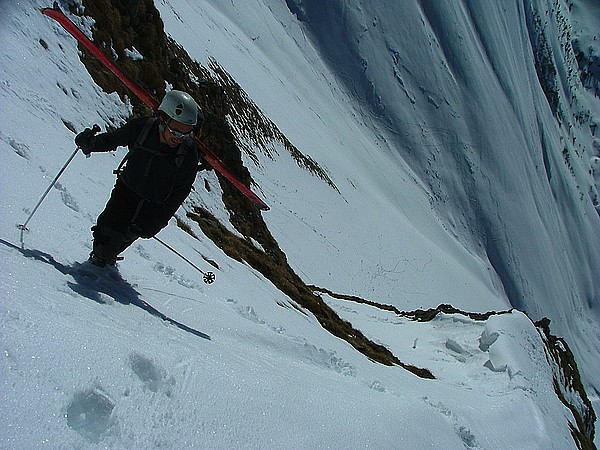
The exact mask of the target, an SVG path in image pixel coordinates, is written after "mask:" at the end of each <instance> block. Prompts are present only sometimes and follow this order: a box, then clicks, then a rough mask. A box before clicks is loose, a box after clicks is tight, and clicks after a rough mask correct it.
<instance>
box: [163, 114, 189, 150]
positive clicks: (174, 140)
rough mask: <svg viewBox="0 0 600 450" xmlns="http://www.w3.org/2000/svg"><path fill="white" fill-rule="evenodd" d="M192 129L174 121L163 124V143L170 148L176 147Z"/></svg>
mask: <svg viewBox="0 0 600 450" xmlns="http://www.w3.org/2000/svg"><path fill="white" fill-rule="evenodd" d="M193 128H194V127H192V126H191V125H186V124H185V123H181V122H177V121H176V120H171V121H169V122H165V127H164V130H165V131H164V135H163V136H164V140H165V143H166V144H167V145H168V146H169V147H171V148H175V147H177V146H178V145H179V144H181V142H182V141H183V140H184V139H185V138H186V137H188V136H189V134H190V133H191V132H192V130H193Z"/></svg>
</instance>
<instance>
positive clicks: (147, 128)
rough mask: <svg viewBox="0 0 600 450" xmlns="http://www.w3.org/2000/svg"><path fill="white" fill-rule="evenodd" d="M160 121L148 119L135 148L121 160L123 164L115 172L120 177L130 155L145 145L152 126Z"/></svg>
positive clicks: (134, 144)
mask: <svg viewBox="0 0 600 450" xmlns="http://www.w3.org/2000/svg"><path fill="white" fill-rule="evenodd" d="M157 120H158V119H157V118H156V117H153V118H151V119H148V120H147V121H146V123H145V124H144V127H143V128H142V131H140V134H138V137H137V139H136V140H135V142H134V143H133V148H132V149H130V150H129V151H128V152H127V154H126V155H125V156H124V157H123V159H122V160H121V162H120V163H119V166H118V167H117V168H116V169H115V170H113V173H114V174H115V175H116V176H117V177H118V176H119V175H121V172H123V166H124V165H125V163H126V162H127V160H128V159H129V154H130V153H131V152H132V151H133V150H137V149H138V148H140V147H142V144H143V143H144V141H145V140H146V138H147V137H148V133H150V129H151V128H152V126H153V125H154V124H155V123H156V121H157Z"/></svg>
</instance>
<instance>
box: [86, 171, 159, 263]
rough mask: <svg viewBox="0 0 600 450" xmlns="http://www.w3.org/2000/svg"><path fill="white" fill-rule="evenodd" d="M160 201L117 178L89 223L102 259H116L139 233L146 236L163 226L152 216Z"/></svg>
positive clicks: (95, 249) (95, 251) (151, 234)
mask: <svg viewBox="0 0 600 450" xmlns="http://www.w3.org/2000/svg"><path fill="white" fill-rule="evenodd" d="M159 209H160V205H158V204H156V203H152V202H148V201H146V200H144V199H143V198H142V197H140V196H139V195H138V194H136V193H135V192H134V191H132V190H131V189H129V188H128V187H127V186H126V185H125V184H123V182H121V181H119V180H117V182H116V184H115V187H114V188H113V190H112V192H111V194H110V198H109V199H108V202H107V203H106V206H105V207H104V211H102V213H101V214H100V215H99V216H98V220H97V221H96V225H95V226H93V227H92V232H93V237H94V244H93V251H94V254H95V255H96V256H97V257H98V258H101V259H106V260H112V259H115V258H116V257H117V256H118V255H119V253H121V252H122V251H123V250H125V249H126V248H127V247H129V246H130V245H131V244H133V243H134V242H135V240H136V239H137V238H139V237H140V236H143V237H146V238H149V237H152V236H154V235H155V234H156V233H158V232H159V231H160V230H161V228H162V226H159V225H151V224H155V223H156V221H155V220H154V216H155V215H156V213H157V212H158V211H159Z"/></svg>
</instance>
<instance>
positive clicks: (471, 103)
mask: <svg viewBox="0 0 600 450" xmlns="http://www.w3.org/2000/svg"><path fill="white" fill-rule="evenodd" d="M176 3H177V4H178V5H179V4H183V3H185V2H172V4H176ZM592 3H593V2H591V3H586V2H581V3H577V2H575V6H574V7H573V9H574V10H575V11H574V12H573V14H577V17H587V16H591V17H593V12H594V8H596V7H595V6H593V5H592ZM285 6H287V10H286V8H285V7H283V5H282V2H278V1H266V0H265V1H257V2H247V3H245V4H244V5H240V4H229V3H228V4H225V3H221V2H215V3H214V4H213V5H211V8H216V9H217V10H218V11H219V13H217V14H215V15H216V16H218V17H221V16H220V15H221V14H222V15H223V16H226V17H227V19H222V18H221V19H219V20H223V21H224V23H225V22H226V23H227V24H228V29H227V30H228V31H227V35H228V36H233V38H234V39H236V40H243V39H248V38H250V39H252V41H253V45H252V46H249V45H248V44H244V45H246V46H248V48H250V50H249V55H247V56H245V55H244V54H243V52H236V51H235V50H232V52H233V53H231V54H229V55H228V54H227V52H220V53H219V55H218V57H219V58H223V62H224V64H225V66H226V67H227V69H228V70H230V71H231V72H232V73H235V74H236V78H237V79H238V80H239V81H240V82H241V84H242V85H243V87H244V88H245V89H248V90H249V92H250V93H251V96H252V98H253V99H254V100H255V101H257V102H258V103H259V105H260V106H261V107H263V108H265V109H266V110H267V111H268V112H269V115H270V117H271V118H272V119H273V120H274V121H275V122H277V123H278V124H282V128H283V129H284V131H285V133H286V135H288V136H290V137H291V138H292V141H293V142H294V143H295V144H296V145H297V146H298V147H299V148H300V149H301V150H303V151H306V152H310V154H311V155H312V156H313V157H315V158H316V159H317V161H319V162H323V163H324V164H325V165H326V166H327V167H328V168H329V169H331V170H332V173H333V175H334V180H335V179H336V177H335V176H336V175H338V176H344V175H342V174H340V173H339V172H338V171H337V170H338V169H339V164H338V165H337V167H336V168H332V166H333V165H334V164H336V163H335V162H334V160H335V159H336V158H338V159H339V157H340V155H334V156H332V155H331V147H329V146H327V145H323V146H314V147H313V146H312V145H311V144H312V143H313V142H314V141H311V137H310V135H311V134H317V135H319V138H320V139H322V141H323V142H327V140H326V139H325V138H324V137H323V135H325V134H326V132H325V131H323V132H322V133H323V134H322V135H320V134H319V133H320V130H321V129H323V126H322V125H321V126H319V125H318V124H317V125H315V124H314V123H315V121H314V120H313V121H311V120H306V121H304V118H305V117H306V115H307V112H306V111H305V112H302V111H299V110H300V109H301V108H302V105H298V102H297V101H295V99H294V98H290V97H289V96H286V95H285V93H284V92H283V91H282V90H281V89H278V88H276V87H275V88H274V89H273V90H270V91H269V90H266V89H265V88H264V85H265V83H264V82H262V81H261V82H260V83H259V82H257V81H255V80H254V81H253V80H252V79H251V77H255V76H256V73H255V72H253V75H252V76H250V75H246V76H245V75H244V73H243V72H244V69H243V68H244V67H248V65H252V66H253V65H254V64H255V63H254V62H251V61H250V60H251V59H252V58H256V59H258V63H256V64H257V65H258V64H260V65H263V66H268V67H271V66H274V67H275V69H270V70H269V71H268V72H270V73H272V74H274V75H275V76H276V77H278V82H279V83H282V84H285V85H286V87H288V86H291V87H290V88H289V90H290V91H291V90H293V89H299V86H302V85H305V84H307V85H312V86H313V90H314V91H315V92H317V91H318V90H319V89H322V85H321V83H320V80H319V78H325V79H326V80H327V81H326V83H327V84H329V85H330V89H329V98H328V100H330V101H332V102H335V101H336V100H335V99H337V100H339V99H340V98H346V97H347V98H348V102H351V104H349V105H347V106H346V107H345V111H347V112H348V113H349V114H348V115H346V116H345V118H344V119H342V120H351V122H352V125H349V126H350V128H352V127H356V128H357V129H360V130H361V133H356V132H354V133H353V135H357V134H362V135H363V136H369V134H370V136H371V141H370V142H369V143H366V144H365V145H364V146H353V145H351V144H350V145H344V153H345V154H344V156H343V158H344V159H345V160H346V162H347V163H348V164H350V165H351V164H353V163H355V164H363V163H364V161H365V159H367V158H368V159H370V160H371V161H374V165H375V166H378V165H380V164H381V165H387V164H389V165H392V166H393V168H394V169H393V170H394V171H395V172H396V173H395V175H394V174H392V173H389V172H387V168H383V167H379V170H380V172H379V175H381V176H380V177H375V176H373V184H372V188H375V189H378V190H380V191H381V192H385V193H384V194H379V195H381V196H385V198H386V204H385V206H383V205H381V204H379V205H378V206H379V207H382V208H388V209H389V208H393V209H394V210H396V211H398V210H403V211H405V212H406V211H408V212H406V214H407V215H408V216H411V215H413V214H415V210H418V207H415V206H411V205H407V203H418V202H421V201H423V200H424V198H423V197H422V196H419V195H418V194H417V195H411V196H410V197H409V198H410V200H407V195H406V194H407V193H408V192H407V190H406V188H405V187H404V185H403V183H402V181H401V180H402V179H404V178H405V177H408V176H412V177H413V178H412V179H411V182H414V183H416V184H417V185H418V186H420V187H422V188H423V189H424V191H425V193H426V201H428V202H429V204H430V205H431V206H432V208H433V209H434V211H435V213H436V214H437V215H438V217H440V218H441V220H442V224H443V227H444V228H445V229H446V230H447V231H448V234H449V235H451V236H453V237H454V238H455V239H456V240H457V241H458V242H460V243H461V244H462V245H463V246H464V248H465V249H467V250H468V252H470V253H471V254H473V255H476V256H477V258H478V259H480V265H481V267H488V268H491V269H492V270H493V272H494V273H495V277H492V279H496V280H498V279H499V280H500V282H501V286H502V288H501V289H499V290H498V291H497V292H498V293H499V294H498V295H499V296H502V294H501V293H502V292H504V293H505V295H506V297H507V298H508V301H509V302H510V304H511V305H512V306H514V307H516V308H519V309H522V310H525V311H527V312H528V314H530V315H531V316H532V317H534V318H541V317H543V316H548V317H549V318H551V319H552V320H553V325H552V328H553V330H555V331H557V332H558V333H559V334H562V335H564V336H566V337H567V338H569V340H573V341H574V346H575V348H576V351H577V354H578V356H579V360H580V361H581V362H583V361H584V360H585V361H587V362H586V364H589V367H588V369H587V370H586V373H587V380H588V382H594V384H595V383H597V378H596V377H595V376H594V375H593V374H597V373H600V366H598V365H597V364H598V363H597V362H593V361H600V358H598V357H596V356H592V355H596V352H597V349H598V348H600V345H599V344H600V342H599V341H598V332H597V330H598V319H599V315H598V307H599V301H600V300H599V299H600V286H599V283H598V281H597V280H598V275H599V274H600V258H599V256H598V255H599V254H600V239H598V236H599V234H600V223H599V220H598V214H597V211H596V210H595V205H597V197H596V195H597V188H596V186H595V181H594V177H593V176H592V170H593V168H592V167H591V165H592V164H594V162H595V161H596V159H595V158H597V153H598V141H597V139H596V138H595V136H593V133H591V132H590V130H593V124H594V123H597V122H598V117H600V113H599V106H598V101H597V98H594V97H593V95H592V96H591V95H590V93H589V92H587V91H585V90H584V89H583V88H582V86H581V83H580V81H579V79H578V76H577V62H576V58H575V57H574V53H573V49H572V46H571V38H572V36H573V33H574V31H573V29H572V26H571V20H572V19H571V11H570V7H569V6H568V5H565V4H563V3H561V2H551V1H542V0H539V1H532V2H512V3H510V4H506V3H503V2H496V3H494V4H487V3H486V4H483V3H481V2H471V1H459V2H442V3H440V2H438V1H430V0H422V1H419V2H409V3H402V4H399V3H398V2H396V1H392V0H389V1H381V2H377V3H376V4H373V3H371V2H361V1H356V2H347V1H341V0H340V1H330V2H320V1H316V0H314V1H313V0H306V1H301V0H297V1H291V0H290V1H287V2H286V5H285ZM253 11H261V14H262V15H261V16H260V17H261V19H260V21H259V20H257V16H256V15H254V12H253ZM204 12H205V13H207V14H209V15H210V11H209V10H208V8H207V10H206V11H204ZM594 20H595V21H598V20H599V19H598V18H597V15H596V18H595V19H588V21H587V22H586V25H587V29H596V30H597V29H600V28H599V26H598V25H600V24H597V23H595V22H594ZM590 21H592V22H593V24H592V25H590V23H589V22H590ZM266 23H269V26H266V25H265V24H266ZM594 26H596V28H594ZM282 31H283V32H284V33H285V35H287V36H285V35H284V37H283V38H282V37H281V36H282V35H281V32H282ZM211 33H214V34H212V39H213V40H215V39H218V38H217V37H216V36H218V33H217V32H216V30H214V29H213V30H211ZM274 35H276V36H277V38H273V36H274ZM182 38H183V37H182ZM588 38H590V36H589V35H588ZM206 39H207V40H208V41H210V40H211V35H210V34H209V35H207V37H206ZM285 39H289V45H288V44H287V43H286V42H285ZM582 39H584V37H582ZM238 44H239V41H238ZM205 45H206V46H207V47H208V48H211V49H212V46H211V43H210V42H207V43H206V44H205ZM286 52H287V57H286V56H284V55H285V53H286ZM303 66H308V67H309V68H307V69H303ZM266 72H267V71H266V70H265V71H264V73H265V76H266ZM258 73H260V71H259V72H258ZM238 76H239V78H238ZM311 80H312V81H311ZM266 83H267V84H268V82H266ZM259 84H260V87H258V85H259ZM324 90H325V89H324ZM265 91H268V92H265ZM332 97H333V98H334V99H332ZM276 103H278V104H279V105H276ZM318 104H319V103H318V101H316V102H315V103H310V104H309V103H308V102H307V103H305V104H304V105H303V106H304V107H305V108H307V109H312V110H313V111H312V113H308V115H311V114H312V115H314V116H318V117H320V118H321V120H322V121H323V122H325V121H326V120H327V119H326V118H323V116H325V115H326V113H322V111H321V109H319V108H318V106H316V105H318ZM313 108H314V109H313ZM289 115H292V116H294V117H297V118H298V120H297V123H298V124H303V125H307V124H308V123H310V126H305V127H302V126H299V127H296V126H295V125H294V121H292V122H291V123H290V121H289V120H286V119H285V117H287V116H289ZM348 117H352V119H348ZM341 128H342V127H340V126H339V125H338V129H341ZM300 130H301V131H300ZM369 131H371V133H369ZM309 149H310V150H309ZM356 152H357V153H356ZM382 154H383V155H385V156H382ZM375 170H377V169H375ZM344 171H346V173H345V176H346V178H348V179H351V178H352V176H349V175H348V174H349V172H351V171H352V168H348V167H347V166H346V167H344ZM388 177H389V178H388ZM377 178H378V180H377ZM382 179H383V180H386V179H387V180H388V183H385V182H382ZM285 183H286V184H291V183H293V182H292V181H288V180H286V182H285ZM341 185H342V187H343V188H344V189H342V193H343V194H346V192H347V191H346V190H345V187H346V186H345V184H344V183H343V182H342V183H341ZM354 207H357V205H354ZM367 211H368V212H367V213H366V214H365V216H366V215H368V214H370V213H372V210H370V209H368V210H367ZM413 217H414V216H413ZM397 219H398V214H396V215H387V214H383V215H381V216H379V217H378V219H377V221H378V225H379V226H381V223H383V222H385V221H387V220H397ZM342 220H343V219H342ZM365 220H367V221H368V220H369V219H368V218H365ZM399 229H400V230H403V229H404V227H403V226H400V227H399ZM390 231H391V230H390ZM429 231H430V230H429ZM319 232H323V230H321V229H319ZM325 233H327V232H326V231H325ZM425 233H426V234H427V235H428V236H429V237H430V239H432V240H433V241H435V242H436V243H437V244H438V245H439V246H441V247H443V248H445V249H448V248H449V244H447V241H446V239H447V236H444V234H443V233H440V232H439V231H437V232H435V233H431V232H428V231H425ZM350 235H352V234H350ZM385 240H386V238H384V241H385ZM394 245H397V247H396V248H398V249H403V246H404V242H402V243H398V242H397V241H396V243H395V244H394ZM404 248H405V249H406V247H404ZM407 251H408V250H407ZM447 251H448V250H447ZM400 253H402V250H400ZM294 256H296V255H294ZM337 256H340V255H339V254H338V255H337ZM343 256H349V255H343ZM356 256H358V255H356ZM356 256H355V257H352V256H349V258H350V259H349V261H348V263H349V264H350V265H351V266H356V265H359V264H360V261H359V260H358V259H357V258H356ZM362 257H363V255H362V254H360V257H359V258H361V260H362ZM301 259H302V256H301V255H297V258H294V259H293V261H298V260H301ZM434 259H435V256H434ZM458 259H459V260H460V261H462V263H461V264H465V261H466V258H464V257H460V258H458ZM392 267H394V266H392ZM396 268H397V266H396ZM334 270H335V269H334ZM440 273H444V271H443V270H440ZM496 277H497V278H496ZM443 278H444V279H446V277H445V276H443ZM395 281H396V282H399V283H397V284H396V286H402V282H403V281H404V280H398V279H396V280H395ZM383 284H385V282H383ZM449 285H452V283H449ZM494 285H495V286H496V288H498V286H497V284H494ZM352 287H353V289H354V290H355V291H356V292H358V293H363V294H365V295H368V292H367V291H365V290H362V291H361V288H360V287H358V286H356V285H352ZM369 287H371V288H373V286H369ZM379 287H381V285H380V286H379ZM373 291H375V294H374V295H377V294H380V293H381V291H379V292H378V291H377V287H375V288H373V290H372V291H371V295H373ZM428 294H429V297H430V300H433V302H435V301H436V300H439V299H440V297H439V296H438V297H436V294H438V292H432V291H430V292H428ZM383 297H384V298H385V296H383ZM434 297H435V300H434V299H433V298H434ZM385 300H388V299H387V298H385ZM392 302H395V304H397V305H398V306H400V307H403V306H405V305H406V302H407V300H406V299H405V298H402V299H396V300H395V301H392ZM582 323H584V324H586V325H585V326H583V327H582V326H581V324H582ZM584 330H585V331H584Z"/></svg>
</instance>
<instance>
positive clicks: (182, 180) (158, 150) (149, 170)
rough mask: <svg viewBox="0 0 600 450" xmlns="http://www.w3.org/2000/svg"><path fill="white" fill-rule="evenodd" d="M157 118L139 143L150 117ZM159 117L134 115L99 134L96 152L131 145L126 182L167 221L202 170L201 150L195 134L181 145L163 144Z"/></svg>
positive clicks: (123, 178) (160, 219) (123, 175)
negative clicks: (174, 146) (139, 143)
mask: <svg viewBox="0 0 600 450" xmlns="http://www.w3.org/2000/svg"><path fill="white" fill-rule="evenodd" d="M149 120H152V121H154V123H153V125H152V127H151V128H150V130H149V132H148V135H147V137H146V139H145V140H144V141H143V142H142V143H141V145H138V144H137V139H138V136H140V133H141V132H142V131H143V129H144V126H145V124H146V122H147V121H149ZM158 124H159V121H158V120H157V119H154V118H142V119H134V120H132V121H130V122H128V123H126V124H125V125H123V126H122V127H120V128H118V129H116V130H114V131H111V132H107V133H101V134H98V135H96V136H95V139H94V144H93V147H92V148H91V149H90V150H91V151H92V152H107V151H112V150H115V149H116V147H129V154H128V158H127V162H126V165H125V167H124V169H123V171H122V172H121V174H120V175H119V179H118V181H117V187H118V186H119V185H120V184H122V185H124V186H126V187H127V188H128V189H129V190H131V191H133V193H135V194H136V195H137V196H139V198H140V200H144V201H145V203H148V204H149V205H148V206H150V205H151V207H152V209H153V210H154V211H155V214H156V215H157V216H158V217H154V218H153V219H154V220H153V221H156V222H158V223H161V224H166V222H168V220H169V219H170V218H171V217H172V216H173V214H175V212H176V211H177V209H178V208H179V206H180V205H181V204H182V203H183V201H184V200H185V199H186V197H187V196H188V195H189V193H190V191H191V189H192V185H193V183H194V180H195V178H196V173H197V171H198V162H199V156H198V150H197V149H196V145H195V144H194V142H193V139H192V138H188V139H186V140H184V141H183V142H182V144H181V145H180V146H179V147H177V148H170V147H169V146H168V145H166V144H162V143H161V142H160V138H159V130H158Z"/></svg>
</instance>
